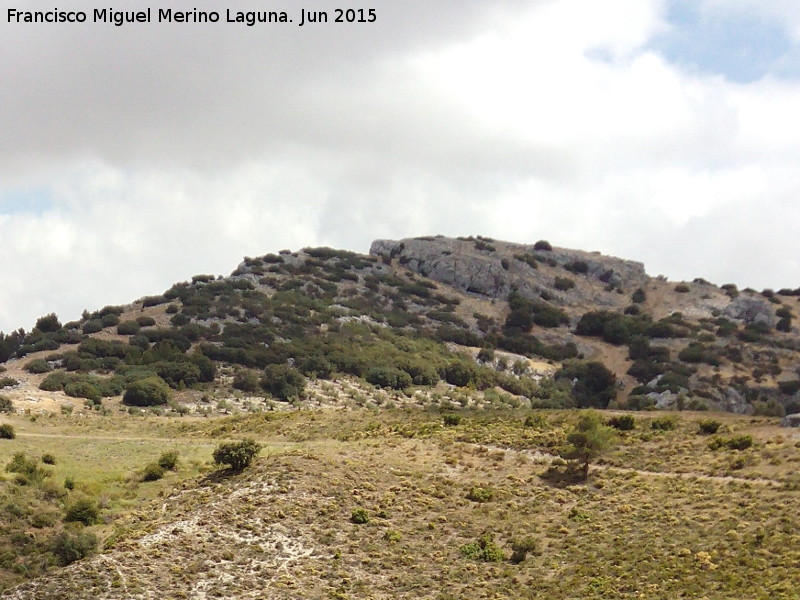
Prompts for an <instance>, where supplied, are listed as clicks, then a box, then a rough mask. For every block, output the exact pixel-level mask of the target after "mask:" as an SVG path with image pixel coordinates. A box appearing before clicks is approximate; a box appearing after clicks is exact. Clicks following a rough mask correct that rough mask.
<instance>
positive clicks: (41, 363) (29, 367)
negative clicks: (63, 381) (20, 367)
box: [25, 358, 52, 375]
mask: <svg viewBox="0 0 800 600" xmlns="http://www.w3.org/2000/svg"><path fill="white" fill-rule="evenodd" d="M25 370H26V371H27V372H28V373H33V374H34V375H38V374H41V373H47V372H48V371H51V370H52V369H51V368H50V365H48V364H47V361H46V360H44V359H43V358H37V359H36V360H32V361H30V362H29V363H28V364H26V365H25Z"/></svg>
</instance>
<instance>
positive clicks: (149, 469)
mask: <svg viewBox="0 0 800 600" xmlns="http://www.w3.org/2000/svg"><path fill="white" fill-rule="evenodd" d="M162 477H164V467H162V466H161V465H159V464H158V463H150V464H149V465H147V466H146V467H145V468H144V472H143V473H142V481H157V480H159V479H161V478H162Z"/></svg>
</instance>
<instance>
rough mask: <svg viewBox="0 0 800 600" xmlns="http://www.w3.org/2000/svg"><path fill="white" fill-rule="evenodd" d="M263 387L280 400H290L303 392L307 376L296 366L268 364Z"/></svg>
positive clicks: (262, 383)
mask: <svg viewBox="0 0 800 600" xmlns="http://www.w3.org/2000/svg"><path fill="white" fill-rule="evenodd" d="M261 387H262V388H264V390H266V391H267V392H269V393H270V394H272V395H273V396H275V397H276V398H278V399H279V400H283V401H284V402H288V401H289V399H290V398H293V397H299V396H300V394H302V393H303V390H304V389H305V387H306V378H305V377H303V375H302V374H301V373H300V371H298V370H297V369H295V368H294V367H290V366H288V365H267V366H266V367H265V368H264V376H263V377H262V378H261Z"/></svg>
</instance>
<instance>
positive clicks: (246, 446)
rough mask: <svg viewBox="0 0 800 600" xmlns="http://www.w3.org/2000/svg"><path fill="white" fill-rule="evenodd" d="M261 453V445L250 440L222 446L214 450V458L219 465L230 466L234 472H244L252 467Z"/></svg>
mask: <svg viewBox="0 0 800 600" xmlns="http://www.w3.org/2000/svg"><path fill="white" fill-rule="evenodd" d="M259 452H261V444H258V443H256V442H255V441H254V440H252V439H249V438H248V439H245V440H242V441H241V442H228V443H225V444H220V445H219V446H217V447H216V449H215V450H214V454H213V457H214V462H215V463H217V464H218V465H228V466H229V467H230V468H231V469H232V470H234V471H242V470H243V469H245V468H247V467H248V466H250V463H252V462H253V459H255V457H256V456H257V455H258V453H259Z"/></svg>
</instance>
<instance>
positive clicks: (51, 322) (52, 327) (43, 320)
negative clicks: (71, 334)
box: [34, 313, 61, 333]
mask: <svg viewBox="0 0 800 600" xmlns="http://www.w3.org/2000/svg"><path fill="white" fill-rule="evenodd" d="M34 329H38V330H39V331H41V332H42V333H53V332H54V331H58V330H59V329H61V322H60V321H59V320H58V317H57V316H56V314H55V313H50V314H49V315H45V316H44V317H39V319H38V320H37V321H36V326H35V327H34Z"/></svg>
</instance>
